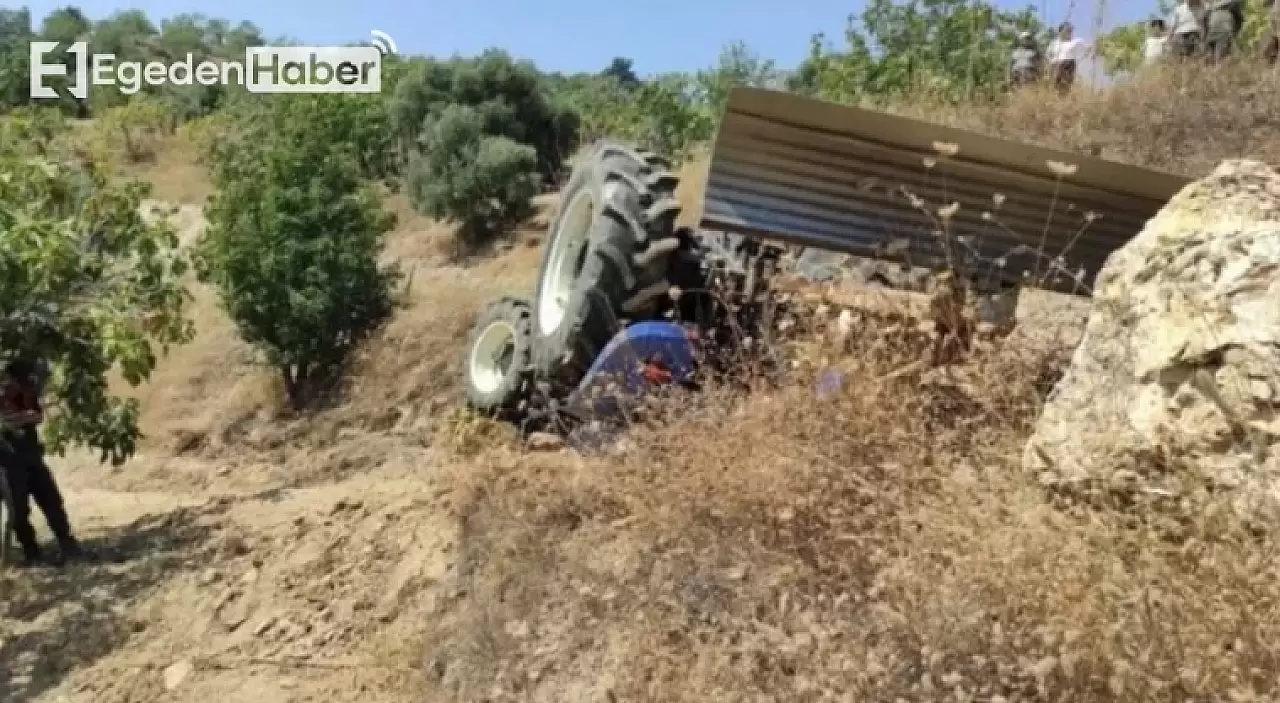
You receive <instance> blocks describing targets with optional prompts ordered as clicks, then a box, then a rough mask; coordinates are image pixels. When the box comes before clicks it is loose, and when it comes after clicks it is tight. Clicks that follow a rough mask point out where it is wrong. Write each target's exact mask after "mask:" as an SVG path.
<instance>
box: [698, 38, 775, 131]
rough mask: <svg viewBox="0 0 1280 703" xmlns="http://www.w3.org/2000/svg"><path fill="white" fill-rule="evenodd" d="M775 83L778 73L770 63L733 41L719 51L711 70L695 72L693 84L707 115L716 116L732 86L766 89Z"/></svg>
mask: <svg viewBox="0 0 1280 703" xmlns="http://www.w3.org/2000/svg"><path fill="white" fill-rule="evenodd" d="M778 82H779V73H778V69H777V66H776V65H775V64H774V62H773V61H771V60H769V59H765V58H762V57H761V56H760V55H759V54H758V53H756V52H755V51H753V50H752V49H751V48H750V47H748V46H747V45H746V44H744V43H743V42H734V43H732V44H730V45H728V46H726V47H725V48H724V49H722V50H721V52H720V58H719V60H718V61H717V62H716V65H715V67H713V68H710V69H707V70H704V71H699V72H698V74H697V83H696V85H697V89H698V91H699V93H700V94H699V99H700V101H701V102H702V103H703V104H704V105H705V106H706V109H707V110H709V111H710V112H711V114H713V115H716V116H718V115H719V114H720V113H721V112H722V111H723V110H724V105H725V102H726V101H727V100H728V99H729V91H730V90H732V89H733V87H734V86H737V85H743V86H749V87H752V88H769V87H774V86H775V85H777V84H778Z"/></svg>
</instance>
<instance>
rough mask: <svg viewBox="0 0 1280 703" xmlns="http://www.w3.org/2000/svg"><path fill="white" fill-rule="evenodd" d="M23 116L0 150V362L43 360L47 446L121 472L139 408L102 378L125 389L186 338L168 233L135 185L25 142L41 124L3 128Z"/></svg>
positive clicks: (177, 261) (181, 264)
mask: <svg viewBox="0 0 1280 703" xmlns="http://www.w3.org/2000/svg"><path fill="white" fill-rule="evenodd" d="M32 117H34V116H28V115H19V116H17V117H14V118H12V119H11V121H10V122H11V124H9V125H7V126H6V127H7V128H6V131H5V134H4V137H5V138H4V141H3V143H0V203H2V204H3V207H0V353H3V354H4V355H5V356H6V357H8V358H15V357H28V358H30V357H39V358H43V359H46V360H47V361H48V362H49V363H50V365H51V367H52V375H51V378H50V380H49V385H48V387H47V395H46V406H47V408H48V417H49V420H48V423H47V424H46V426H45V431H44V439H45V441H46V442H47V443H48V444H49V446H50V448H51V449H53V450H54V451H57V452H61V451H62V450H64V449H65V448H66V447H67V446H68V445H71V444H84V445H88V446H90V447H93V448H96V449H98V450H99V451H100V452H101V456H102V459H103V460H104V461H106V460H110V461H111V462H113V463H120V462H122V461H124V460H125V459H127V458H128V457H129V456H130V455H132V454H133V453H134V451H135V449H136V441H137V438H138V437H139V430H138V402H137V401H136V400H134V399H125V398H120V397H117V396H115V395H113V394H112V393H111V392H110V390H109V388H108V384H107V376H108V374H109V373H110V372H111V371H112V370H113V369H115V370H118V371H120V373H121V375H122V376H123V378H124V380H125V381H126V382H128V383H129V384H131V385H135V386H136V385H138V384H140V383H141V382H142V381H144V380H145V379H146V378H147V377H148V376H149V375H150V373H151V371H152V370H153V369H154V368H155V364H156V361H157V358H158V352H159V353H163V351H164V350H165V349H166V348H167V347H168V345H170V344H174V343H180V342H184V341H186V340H188V339H189V338H190V335H191V332H192V330H191V325H190V322H189V321H188V320H187V319H186V318H185V316H184V307H185V301H186V295H187V294H186V291H185V289H184V288H183V286H182V282H181V277H182V275H183V273H184V272H185V270H186V265H187V262H186V260H185V258H184V257H183V256H182V254H181V252H180V250H179V248H178V239H177V236H176V234H175V233H174V231H173V229H172V228H171V227H169V226H168V225H166V224H163V223H149V222H147V220H146V219H144V218H143V216H142V214H141V213H140V209H139V206H140V202H141V199H142V197H143V196H144V195H145V194H146V191H147V186H146V185H145V184H142V183H120V182H117V181H109V180H107V178H106V177H105V176H103V175H102V174H100V173H92V172H88V171H85V170H83V169H81V168H78V167H75V166H72V165H69V164H68V163H66V162H64V161H61V160H60V159H58V158H56V156H55V152H54V150H51V149H48V148H45V146H43V145H39V144H35V143H33V142H34V141H35V139H36V138H38V135H40V134H45V133H46V128H45V127H44V126H40V125H37V124H32V125H26V126H23V125H14V124H12V122H15V121H18V122H20V121H22V120H26V119H30V118H32ZM35 119H43V118H35ZM15 136H20V137H21V141H18V140H15V139H14V138H13V137H15ZM157 347H159V349H157Z"/></svg>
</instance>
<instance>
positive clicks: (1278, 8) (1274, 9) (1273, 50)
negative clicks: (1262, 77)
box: [1262, 0, 1280, 66]
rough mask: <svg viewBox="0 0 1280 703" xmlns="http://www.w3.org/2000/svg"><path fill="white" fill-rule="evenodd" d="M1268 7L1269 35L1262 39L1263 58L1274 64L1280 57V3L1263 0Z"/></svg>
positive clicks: (1272, 0) (1263, 3)
mask: <svg viewBox="0 0 1280 703" xmlns="http://www.w3.org/2000/svg"><path fill="white" fill-rule="evenodd" d="M1262 6H1263V7H1265V8H1267V35H1266V36H1265V37H1264V38H1263V39H1262V58H1263V59H1265V60H1266V62H1267V63H1268V64H1271V65H1272V66H1274V65H1276V59H1277V58H1280V4H1277V3H1276V0H1262Z"/></svg>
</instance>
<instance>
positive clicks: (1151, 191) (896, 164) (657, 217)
mask: <svg viewBox="0 0 1280 703" xmlns="http://www.w3.org/2000/svg"><path fill="white" fill-rule="evenodd" d="M677 180H678V179H677V177H676V176H675V175H674V174H673V173H672V171H671V166H670V164H669V162H668V161H667V160H666V159H664V158H663V157H661V156H660V155H657V154H653V153H651V152H648V151H645V150H643V149H637V148H633V147H631V146H629V145H626V144H623V143H620V142H617V141H612V140H603V141H601V142H599V143H597V144H595V145H594V146H593V147H592V148H591V149H589V150H588V151H586V152H584V154H583V155H581V156H580V157H579V158H578V160H577V161H576V163H575V167H574V171H573V173H572V175H571V177H570V179H569V182H568V185H567V186H566V187H565V189H564V190H563V192H562V195H561V201H560V206H559V209H558V212H557V213H556V215H555V217H554V218H553V220H552V222H551V225H550V230H549V233H548V236H547V238H546V244H545V251H544V252H543V258H542V263H541V267H540V270H539V273H538V280H537V285H536V289H535V291H534V294H533V297H532V298H531V299H528V300H523V299H517V298H504V299H502V300H499V301H496V302H495V303H493V304H492V305H491V306H490V307H489V308H488V309H487V310H486V311H485V312H484V313H483V314H482V315H481V317H480V318H479V319H478V320H477V322H476V325H475V327H474V328H473V330H472V333H471V337H470V340H469V344H468V348H467V352H466V354H467V355H466V363H465V364H464V369H465V387H466V393H467V399H468V402H469V403H470V405H471V406H472V407H473V408H475V409H477V410H479V411H483V412H486V413H490V414H493V415H496V416H500V417H504V418H507V419H510V420H513V421H517V422H520V423H521V424H523V425H525V426H526V427H531V426H534V427H548V426H549V427H550V428H551V429H568V428H570V427H572V426H573V425H575V424H577V423H579V422H580V421H581V420H582V419H584V418H587V417H598V416H599V415H601V414H611V413H616V412H618V411H619V410H620V409H621V408H622V405H623V404H624V402H625V400H626V399H627V398H630V397H633V396H634V395H635V394H636V393H637V392H642V391H644V390H645V389H646V388H650V387H652V386H654V385H669V384H683V385H691V384H692V383H693V379H694V371H695V370H696V368H697V367H698V366H699V365H700V364H704V363H707V362H708V361H714V360H716V359H723V358H724V355H723V354H721V353H717V352H719V351H723V349H724V348H726V347H732V346H734V345H735V344H737V343H740V342H741V341H742V339H743V337H744V335H745V336H751V337H756V338H758V337H759V336H762V335H767V334H768V332H769V330H770V329H771V320H772V319H773V314H774V312H775V304H776V301H775V298H774V296H772V295H771V290H772V287H773V286H772V284H773V283H774V281H775V274H776V273H777V271H778V270H779V266H780V264H781V263H782V262H783V261H784V260H789V259H790V258H791V257H790V256H789V254H794V253H795V249H797V248H799V249H801V250H805V251H807V252H812V251H825V252H829V253H835V254H838V255H842V256H846V257H857V258H858V259H859V260H861V261H863V262H866V261H876V262H886V263H892V264H893V265H894V266H897V267H900V269H901V270H903V271H921V270H924V271H935V272H937V271H944V272H946V275H945V276H941V277H935V278H934V279H933V280H934V284H933V288H934V293H935V294H936V292H937V290H938V289H939V285H940V282H945V285H944V286H942V287H943V288H946V290H947V291H954V292H955V293H956V294H957V295H959V296H964V297H967V298H969V299H976V301H977V304H978V307H979V308H981V307H983V305H984V302H983V301H984V300H986V301H990V300H993V299H996V300H999V299H1002V300H1004V301H1006V302H1005V305H1004V306H1003V309H999V308H993V307H992V306H991V305H990V303H989V302H988V303H986V306H987V307H988V308H989V309H992V310H994V314H995V316H996V317H997V318H1001V317H1003V318H1005V319H1003V320H1002V319H995V320H991V322H994V323H995V324H996V325H997V326H1001V323H1003V322H1006V321H1007V320H1008V319H1011V315H1012V314H1013V311H1012V309H1010V307H1009V305H1008V301H1010V300H1014V301H1016V299H1017V291H1018V290H1019V289H1020V288H1021V287H1022V286H1025V285H1034V286H1037V287H1041V288H1046V289H1050V290H1056V291H1060V292H1065V293H1072V294H1076V295H1087V294H1088V290H1089V286H1090V285H1091V284H1092V279H1093V277H1094V276H1095V275H1096V273H1097V271H1098V270H1099V269H1100V268H1101V266H1102V264H1103V262H1104V261H1105V260H1106V257H1107V256H1108V255H1109V254H1110V253H1111V252H1112V251H1114V250H1115V249H1117V248H1119V247H1120V246H1121V245H1123V244H1124V243H1125V242H1126V241H1128V239H1130V238H1131V237H1132V236H1134V235H1135V234H1136V233H1137V232H1139V231H1140V230H1141V228H1142V226H1143V225H1144V224H1145V222H1146V220H1147V219H1149V218H1150V217H1151V216H1153V215H1154V214H1155V213H1156V212H1157V211H1158V210H1159V208H1160V207H1161V206H1163V204H1164V203H1165V202H1166V201H1167V200H1168V198H1169V197H1171V196H1172V195H1173V194H1174V193H1175V192H1177V190H1178V189H1180V188H1181V187H1182V186H1183V185H1184V184H1185V182H1186V181H1185V179H1183V178H1181V177H1179V176H1174V175H1171V174H1167V173H1160V172H1155V171H1150V170H1146V169H1140V168H1136V167H1131V166H1125V165H1121V164H1117V163H1113V162H1109V161H1105V160H1103V159H1099V158H1096V157H1085V156H1080V155H1075V154H1067V153H1062V152H1057V151H1053V150H1048V149H1042V148H1039V147H1032V146H1027V145H1023V144H1016V143H1012V142H1007V141H1003V140H998V139H993V138H989V137H985V136H982V135H977V134H972V133H968V132H963V131H960V130H955V129H949V128H944V127H940V126H937V125H932V124H928V123H924V122H919V121H916V120H910V119H906V118H902V117H896V116H892V115H887V114H882V113H877V112H873V111H868V110H863V109H859V108H852V107H846V106H838V105H831V104H827V103H823V102H819V101H815V100H810V99H806V98H801V97H798V96H794V95H789V94H785V93H779V92H775V91H767V90H758V89H745V88H739V89H735V90H734V91H733V93H732V94H731V95H730V99H729V103H728V108H727V111H726V114H725V115H724V117H723V119H722V121H721V126H720V130H719V133H718V134H717V138H716V143H715V148H714V151H713V154H712V161H711V165H710V171H709V177H708V181H707V187H706V191H705V193H704V198H703V208H702V216H701V221H700V229H696V230H695V229H690V228H681V227H678V226H677V224H676V218H677V215H678V214H679V212H680V205H679V203H677V202H676V199H675V189H676V185H677ZM806 258H809V259H813V258H814V257H813V256H811V255H808V254H805V255H801V256H800V259H801V260H802V261H803V260H804V259H806ZM877 266H878V267H879V266H880V264H877ZM864 268H865V267H864ZM856 269H857V267H856V266H855V267H854V269H853V270H856ZM850 272H851V270H850V269H848V268H847V267H845V268H842V267H841V266H836V267H834V271H827V272H824V273H823V274H822V275H821V276H813V275H812V274H811V273H810V275H809V277H810V278H811V279H812V278H829V277H832V276H834V277H837V278H838V277H841V276H847V275H848V274H849V273H850ZM793 273H794V272H793ZM799 273H800V274H802V275H803V274H805V271H804V267H803V266H801V267H800V270H799ZM855 277H856V276H855ZM863 282H864V283H879V284H882V285H883V284H889V285H893V282H891V281H889V280H888V277H887V276H885V275H884V274H883V272H880V271H879V270H877V272H876V273H875V274H874V275H873V276H872V277H869V279H868V280H867V281H863ZM903 287H911V286H910V285H906V286H903ZM935 297H936V295H935ZM943 307H944V308H945V307H946V306H943ZM948 315H949V316H950V317H955V315H954V314H953V313H948ZM944 322H945V324H948V325H951V326H952V327H957V326H959V327H957V329H959V328H960V327H963V324H962V323H961V322H960V321H959V319H958V318H956V319H950V320H949V321H944Z"/></svg>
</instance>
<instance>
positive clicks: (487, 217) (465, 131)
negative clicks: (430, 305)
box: [409, 105, 538, 251]
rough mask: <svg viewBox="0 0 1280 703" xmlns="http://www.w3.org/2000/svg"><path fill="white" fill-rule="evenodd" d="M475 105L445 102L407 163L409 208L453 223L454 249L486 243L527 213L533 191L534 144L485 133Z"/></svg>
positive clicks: (430, 119) (535, 181)
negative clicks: (454, 222)
mask: <svg viewBox="0 0 1280 703" xmlns="http://www.w3.org/2000/svg"><path fill="white" fill-rule="evenodd" d="M486 119H487V116H486V115H485V114H484V112H483V111H482V110H481V109H480V108H477V107H473V106H469V105H449V106H448V107H446V108H444V109H443V110H442V111H441V112H440V114H439V115H438V116H432V117H428V118H427V120H426V124H425V126H424V131H423V134H422V136H421V147H422V150H421V152H420V153H419V154H418V155H415V157H414V158H413V160H412V161H411V162H410V166H409V197H410V199H411V200H412V202H413V205H414V208H415V209H417V210H418V211H420V212H423V213H425V214H427V215H430V216H432V217H439V218H444V219H449V220H453V221H456V222H458V223H459V225H460V226H459V229H458V244H459V250H460V251H461V250H474V249H476V248H478V247H480V246H483V245H484V244H487V243H488V242H489V241H491V240H492V239H493V238H494V237H495V236H497V235H499V234H501V233H502V232H503V231H505V230H506V229H507V228H508V227H510V226H511V225H512V224H513V223H515V222H518V221H520V220H521V219H523V218H524V217H527V216H528V215H529V212H530V199H531V198H532V197H533V196H534V195H536V194H537V192H538V172H537V167H538V158H537V153H536V152H535V150H534V148H533V147H531V146H528V145H526V144H518V143H516V142H515V141H514V140H512V139H509V138H507V137H504V136H493V135H490V134H487V133H486V132H485V122H486Z"/></svg>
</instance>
